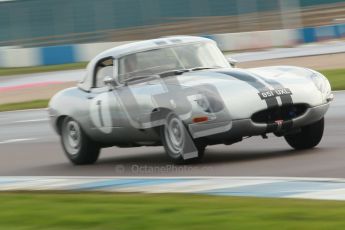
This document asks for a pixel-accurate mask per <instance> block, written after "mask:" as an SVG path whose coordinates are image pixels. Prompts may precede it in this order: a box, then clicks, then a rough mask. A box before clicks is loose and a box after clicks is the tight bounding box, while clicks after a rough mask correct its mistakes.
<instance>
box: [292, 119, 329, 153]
mask: <svg viewBox="0 0 345 230" xmlns="http://www.w3.org/2000/svg"><path fill="white" fill-rule="evenodd" d="M324 123H325V121H324V118H322V119H321V120H319V121H318V122H315V123H313V124H311V125H307V126H304V127H302V128H301V132H299V133H296V134H290V135H285V140H286V141H287V143H288V144H289V145H290V146H291V147H293V148H294V149H310V148H313V147H315V146H316V145H318V144H319V143H320V141H321V139H322V135H323V130H324Z"/></svg>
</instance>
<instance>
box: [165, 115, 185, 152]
mask: <svg viewBox="0 0 345 230" xmlns="http://www.w3.org/2000/svg"><path fill="white" fill-rule="evenodd" d="M164 132H165V135H164V136H165V141H166V143H167V147H168V148H169V150H170V151H171V153H172V154H173V155H175V156H179V155H181V153H182V152H183V148H184V142H185V131H184V126H183V123H182V121H181V120H180V119H179V118H178V117H176V116H170V118H168V120H167V124H166V125H165V128H164Z"/></svg>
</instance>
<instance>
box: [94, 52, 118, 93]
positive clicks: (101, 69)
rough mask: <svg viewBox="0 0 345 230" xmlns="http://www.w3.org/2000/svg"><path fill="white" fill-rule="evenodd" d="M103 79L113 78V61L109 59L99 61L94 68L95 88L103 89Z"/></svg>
mask: <svg viewBox="0 0 345 230" xmlns="http://www.w3.org/2000/svg"><path fill="white" fill-rule="evenodd" d="M105 77H112V78H113V77H114V65H113V59H111V58H109V59H106V60H103V61H101V62H100V63H99V64H98V65H97V67H96V76H95V87H96V88H102V87H105V85H104V79H105Z"/></svg>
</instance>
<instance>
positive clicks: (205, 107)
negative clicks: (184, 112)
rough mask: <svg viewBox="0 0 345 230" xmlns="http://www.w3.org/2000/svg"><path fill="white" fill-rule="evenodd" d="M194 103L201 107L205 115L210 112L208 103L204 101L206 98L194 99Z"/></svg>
mask: <svg viewBox="0 0 345 230" xmlns="http://www.w3.org/2000/svg"><path fill="white" fill-rule="evenodd" d="M195 101H196V103H197V104H198V105H199V106H200V107H201V109H202V110H204V111H205V112H207V113H210V112H211V108H210V104H209V103H208V100H206V98H204V97H202V98H199V99H196V100H195Z"/></svg>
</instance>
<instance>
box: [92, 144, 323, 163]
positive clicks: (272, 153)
mask: <svg viewBox="0 0 345 230" xmlns="http://www.w3.org/2000/svg"><path fill="white" fill-rule="evenodd" d="M319 151H322V149H320V148H315V149H309V150H293V149H287V150H279V149H278V150H277V149H270V150H224V149H213V148H210V149H207V150H206V152H205V156H204V158H203V160H201V161H199V162H193V163H192V164H187V165H188V166H191V167H193V165H197V166H199V165H217V164H224V163H237V162H244V161H256V160H264V159H272V158H284V157H291V156H296V155H301V154H303V155H306V154H312V153H315V152H319ZM97 164H98V165H107V164H122V165H134V164H135V165H148V166H159V165H167V164H172V162H171V161H170V160H169V158H168V157H167V156H166V154H165V152H164V150H163V149H162V150H161V151H160V150H154V151H153V152H151V153H147V152H145V151H138V153H137V154H135V155H130V156H124V155H122V156H111V157H107V158H102V159H100V160H99V161H98V163H97Z"/></svg>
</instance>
